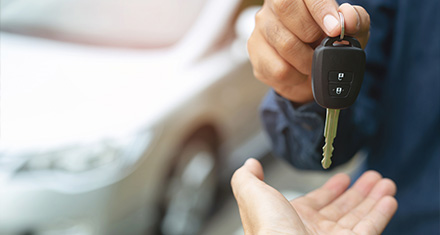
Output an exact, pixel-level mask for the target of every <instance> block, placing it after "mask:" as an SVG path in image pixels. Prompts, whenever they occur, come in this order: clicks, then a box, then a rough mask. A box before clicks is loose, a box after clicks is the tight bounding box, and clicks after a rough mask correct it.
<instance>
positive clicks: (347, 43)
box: [321, 36, 361, 48]
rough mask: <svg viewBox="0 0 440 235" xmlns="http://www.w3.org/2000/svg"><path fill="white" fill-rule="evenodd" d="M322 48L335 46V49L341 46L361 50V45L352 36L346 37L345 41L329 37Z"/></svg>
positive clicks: (323, 42)
mask: <svg viewBox="0 0 440 235" xmlns="http://www.w3.org/2000/svg"><path fill="white" fill-rule="evenodd" d="M321 45H322V46H334V47H340V46H347V47H348V46H353V47H358V48H361V44H360V43H359V41H358V40H356V38H354V37H350V36H344V39H342V40H341V39H340V38H339V37H327V38H325V39H324V40H322V42H321Z"/></svg>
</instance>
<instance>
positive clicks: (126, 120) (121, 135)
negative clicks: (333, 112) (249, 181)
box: [0, 0, 268, 235]
mask: <svg viewBox="0 0 440 235" xmlns="http://www.w3.org/2000/svg"><path fill="white" fill-rule="evenodd" d="M1 4H2V6H1V7H2V9H1V26H2V32H1V35H0V37H1V40H0V41H1V53H0V56H1V57H0V62H1V100H0V104H1V129H0V131H1V142H0V234H37V235H40V234H105V235H107V234H145V233H147V234H152V233H159V232H160V233H164V234H195V233H197V232H198V231H199V229H200V228H201V227H202V223H203V221H204V219H205V218H206V217H207V216H208V215H209V213H210V212H211V209H212V205H213V203H214V202H215V196H216V190H217V189H218V184H219V182H220V181H221V179H222V176H227V175H228V174H230V173H231V172H232V170H233V169H234V167H236V166H237V163H241V162H242V161H243V158H247V157H249V156H254V157H255V156H258V155H259V154H262V153H265V151H267V150H268V143H267V140H266V139H265V138H264V135H263V134H262V132H261V127H260V123H259V119H258V113H257V109H258V105H259V103H260V101H261V99H262V97H263V95H264V93H265V92H266V90H267V87H265V86H264V85H262V84H260V83H259V82H257V81H256V80H255V79H254V77H253V74H252V69H251V66H250V64H249V62H248V58H247V54H246V49H245V48H246V46H245V44H246V39H247V37H248V35H249V33H250V31H251V30H252V28H253V25H252V24H253V14H254V13H255V9H250V10H246V11H244V12H242V14H241V15H240V16H239V17H238V20H235V19H236V18H237V17H236V12H237V11H238V9H239V6H240V2H239V1H234V0H224V1H217V0H209V1H202V0H198V1H196V0H194V1H177V0H167V1H162V0H161V1H134V0H132V1H122V0H118V1H112V2H111V3H110V2H108V1H103V0H93V1H90V0H79V1H67V0H63V1H59V0H40V1H32V0H14V1H8V0H5V1H2V3H1Z"/></svg>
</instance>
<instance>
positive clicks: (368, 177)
mask: <svg viewBox="0 0 440 235" xmlns="http://www.w3.org/2000/svg"><path fill="white" fill-rule="evenodd" d="M381 179H382V176H381V175H380V174H379V173H377V172H376V171H367V172H365V173H364V174H363V175H362V176H361V177H360V178H359V179H358V180H357V181H356V182H355V183H354V185H353V186H352V187H351V188H350V189H349V190H347V191H346V192H345V193H344V194H342V195H341V196H340V197H339V198H337V199H336V200H335V201H333V202H332V203H331V204H329V205H327V206H326V207H324V208H322V209H321V210H320V213H321V214H322V215H323V216H325V217H326V218H327V219H329V220H332V221H338V220H339V219H340V218H341V217H342V216H344V215H345V214H346V213H348V212H349V211H350V210H352V209H353V208H355V207H356V206H357V205H358V204H359V203H361V202H362V200H364V198H365V197H366V196H367V195H368V194H369V193H370V191H371V190H372V189H373V187H374V186H375V185H376V183H377V182H378V181H379V180H381Z"/></svg>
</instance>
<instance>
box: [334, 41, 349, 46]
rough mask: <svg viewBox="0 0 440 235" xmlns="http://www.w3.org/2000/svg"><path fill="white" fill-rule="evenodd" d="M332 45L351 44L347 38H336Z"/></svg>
mask: <svg viewBox="0 0 440 235" xmlns="http://www.w3.org/2000/svg"><path fill="white" fill-rule="evenodd" d="M332 45H333V46H334V47H341V46H351V42H350V41H347V40H337V41H334V42H333V44H332Z"/></svg>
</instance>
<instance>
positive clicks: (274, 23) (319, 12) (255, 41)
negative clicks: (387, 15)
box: [248, 0, 370, 105]
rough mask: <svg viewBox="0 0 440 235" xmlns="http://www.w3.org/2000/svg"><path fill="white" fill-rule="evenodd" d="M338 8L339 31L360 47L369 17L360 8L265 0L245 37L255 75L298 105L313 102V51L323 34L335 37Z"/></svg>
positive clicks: (326, 1) (311, 0)
mask: <svg viewBox="0 0 440 235" xmlns="http://www.w3.org/2000/svg"><path fill="white" fill-rule="evenodd" d="M338 10H339V11H340V12H342V14H343V15H344V18H345V22H346V23H345V33H346V34H347V35H351V36H354V37H356V38H357V39H358V41H359V42H360V44H361V46H362V47H365V46H366V44H367V41H368V36H369V25H370V19H369V15H368V13H367V12H366V11H365V10H364V9H363V8H362V7H360V6H351V5H349V4H342V5H341V6H339V8H338V5H337V3H336V2H335V1H334V0H319V1H317V0H266V1H265V2H264V5H263V7H262V9H261V10H260V11H259V12H258V13H257V15H256V25H255V29H254V32H253V33H252V36H251V37H250V39H249V41H248V51H249V56H250V60H251V62H252V65H253V68H254V74H255V76H256V77H257V78H258V79H259V80H261V81H262V82H263V83H265V84H267V85H269V86H271V87H273V88H274V90H275V91H276V92H277V93H278V94H280V95H281V96H283V97H285V98H287V99H289V100H291V101H292V102H294V103H296V104H298V105H301V104H305V103H308V102H311V101H313V94H312V87H311V68H312V58H313V51H314V48H315V47H316V46H317V45H318V44H319V43H320V42H321V41H322V39H323V38H325V37H326V36H332V37H336V36H339V35H340V23H339V14H338Z"/></svg>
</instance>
